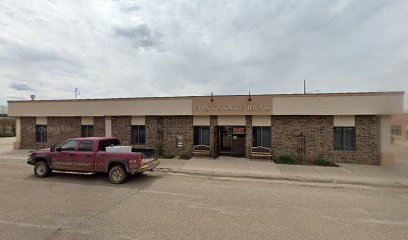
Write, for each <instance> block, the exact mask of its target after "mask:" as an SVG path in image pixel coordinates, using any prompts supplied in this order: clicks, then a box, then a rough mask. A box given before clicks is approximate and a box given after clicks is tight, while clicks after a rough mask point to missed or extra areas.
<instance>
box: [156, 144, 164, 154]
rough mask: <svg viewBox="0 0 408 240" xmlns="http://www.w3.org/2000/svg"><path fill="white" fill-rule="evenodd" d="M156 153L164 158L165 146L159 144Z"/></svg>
mask: <svg viewBox="0 0 408 240" xmlns="http://www.w3.org/2000/svg"><path fill="white" fill-rule="evenodd" d="M156 151H157V155H159V156H163V144H157V145H156Z"/></svg>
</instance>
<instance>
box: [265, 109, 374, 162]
mask: <svg viewBox="0 0 408 240" xmlns="http://www.w3.org/2000/svg"><path fill="white" fill-rule="evenodd" d="M355 119H356V150H355V151H339V150H334V127H333V116H272V154H273V155H272V157H273V158H277V157H279V156H283V155H290V156H292V157H294V158H296V159H298V160H303V161H306V162H311V161H313V160H315V159H317V158H323V159H326V160H331V161H334V162H342V163H357V164H373V165H379V164H380V161H379V159H380V156H379V146H378V131H377V127H378V126H377V122H376V121H377V118H376V117H375V116H356V118H355Z"/></svg>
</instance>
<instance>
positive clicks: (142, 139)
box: [130, 125, 146, 145]
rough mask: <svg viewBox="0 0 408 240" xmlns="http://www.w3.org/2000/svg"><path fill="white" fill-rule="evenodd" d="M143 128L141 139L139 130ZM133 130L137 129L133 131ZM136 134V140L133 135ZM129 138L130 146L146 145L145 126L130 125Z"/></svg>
mask: <svg viewBox="0 0 408 240" xmlns="http://www.w3.org/2000/svg"><path fill="white" fill-rule="evenodd" d="M141 128H143V132H144V134H143V137H141V136H140V132H141V131H140V130H141ZM135 129H137V130H136V131H135ZM135 132H136V133H137V139H135V136H134V135H133V134H134V133H135ZM130 137H131V143H132V145H145V144H146V126H145V125H132V127H131V129H130Z"/></svg>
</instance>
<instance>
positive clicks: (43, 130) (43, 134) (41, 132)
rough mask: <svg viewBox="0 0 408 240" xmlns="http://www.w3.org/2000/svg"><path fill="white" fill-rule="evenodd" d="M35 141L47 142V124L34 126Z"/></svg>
mask: <svg viewBox="0 0 408 240" xmlns="http://www.w3.org/2000/svg"><path fill="white" fill-rule="evenodd" d="M35 141H36V142H47V125H36V126H35Z"/></svg>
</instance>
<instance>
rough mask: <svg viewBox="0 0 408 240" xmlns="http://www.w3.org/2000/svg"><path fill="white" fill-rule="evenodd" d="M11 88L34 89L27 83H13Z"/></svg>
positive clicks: (19, 89) (18, 89)
mask: <svg viewBox="0 0 408 240" xmlns="http://www.w3.org/2000/svg"><path fill="white" fill-rule="evenodd" d="M10 88H12V89H14V90H17V91H34V89H32V88H31V87H30V86H28V85H27V84H26V83H16V82H14V83H11V84H10Z"/></svg>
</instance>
